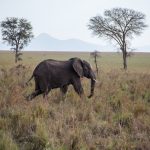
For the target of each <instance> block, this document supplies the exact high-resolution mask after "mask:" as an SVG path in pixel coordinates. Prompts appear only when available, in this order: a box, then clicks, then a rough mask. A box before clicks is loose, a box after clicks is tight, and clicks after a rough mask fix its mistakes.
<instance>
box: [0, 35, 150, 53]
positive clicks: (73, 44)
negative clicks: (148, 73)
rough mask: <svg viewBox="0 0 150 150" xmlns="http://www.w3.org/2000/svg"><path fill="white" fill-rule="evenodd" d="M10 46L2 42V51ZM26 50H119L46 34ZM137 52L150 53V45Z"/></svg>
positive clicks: (34, 40) (0, 47)
mask: <svg viewBox="0 0 150 150" xmlns="http://www.w3.org/2000/svg"><path fill="white" fill-rule="evenodd" d="M9 49H10V46H7V45H4V44H3V43H1V42H0V50H9ZM24 50H31V51H94V50H98V51H101V52H105V51H109V52H116V51H117V50H116V49H115V48H114V47H113V46H111V45H109V44H108V45H107V46H102V45H97V44H93V43H89V42H85V41H82V40H79V39H68V40H59V39H57V38H54V37H52V36H50V35H48V34H46V33H42V34H40V35H39V36H37V37H35V38H34V39H33V40H32V41H31V43H29V45H28V46H27V47H25V49H24ZM135 52H150V45H147V46H142V47H138V48H136V50H135Z"/></svg>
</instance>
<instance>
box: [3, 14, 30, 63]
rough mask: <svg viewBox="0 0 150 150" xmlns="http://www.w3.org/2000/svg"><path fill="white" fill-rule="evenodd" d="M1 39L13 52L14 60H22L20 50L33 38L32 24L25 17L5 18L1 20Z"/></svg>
mask: <svg viewBox="0 0 150 150" xmlns="http://www.w3.org/2000/svg"><path fill="white" fill-rule="evenodd" d="M1 28H2V29H1V31H2V39H3V41H4V43H7V44H8V45H10V46H11V49H12V50H14V52H15V62H16V63H17V61H19V60H22V59H21V57H20V56H21V55H22V53H21V52H20V51H21V50H22V49H23V48H24V47H25V46H26V45H27V44H28V43H29V42H30V41H31V39H32V38H33V33H32V26H31V24H30V22H28V21H27V20H26V19H23V18H21V19H19V18H15V17H11V18H6V20H4V21H2V22H1Z"/></svg>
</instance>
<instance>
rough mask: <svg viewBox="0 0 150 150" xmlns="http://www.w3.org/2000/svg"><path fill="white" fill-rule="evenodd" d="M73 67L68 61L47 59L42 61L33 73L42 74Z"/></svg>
mask: <svg viewBox="0 0 150 150" xmlns="http://www.w3.org/2000/svg"><path fill="white" fill-rule="evenodd" d="M70 67H71V64H70V63H69V62H68V61H58V60H53V59H47V60H44V61H42V62H40V63H39V64H38V65H37V66H36V68H35V70H34V72H33V74H34V75H41V74H49V73H53V72H58V71H63V70H68V69H69V68H70Z"/></svg>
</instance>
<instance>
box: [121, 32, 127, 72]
mask: <svg viewBox="0 0 150 150" xmlns="http://www.w3.org/2000/svg"><path fill="white" fill-rule="evenodd" d="M122 53H123V67H124V69H125V70H127V50H126V41H125V34H123V45H122Z"/></svg>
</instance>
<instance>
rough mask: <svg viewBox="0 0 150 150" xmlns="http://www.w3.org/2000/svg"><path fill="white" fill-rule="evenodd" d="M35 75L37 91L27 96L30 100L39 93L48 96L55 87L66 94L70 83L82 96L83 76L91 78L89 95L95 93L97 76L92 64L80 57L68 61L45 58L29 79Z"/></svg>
mask: <svg viewBox="0 0 150 150" xmlns="http://www.w3.org/2000/svg"><path fill="white" fill-rule="evenodd" d="M33 77H34V79H35V91H34V92H33V93H32V94H30V95H29V96H27V99H28V100H31V99H33V98H34V97H36V96H37V95H39V94H43V97H46V98H47V95H48V93H49V92H50V90H51V89H55V88H60V90H61V91H62V92H63V93H64V94H65V93H66V92H67V89H68V86H69V85H70V84H71V85H73V87H74V90H75V91H76V92H77V94H78V95H79V96H80V97H81V96H82V95H83V93H84V91H83V88H82V85H81V81H80V79H81V78H82V77H86V78H89V79H91V93H90V95H89V96H88V97H89V98H91V97H92V96H93V94H94V87H95V82H96V76H95V74H94V72H93V70H92V68H91V66H90V64H89V63H88V62H87V61H85V60H81V59H79V58H71V59H69V60H67V61H57V60H52V59H48V60H44V61H42V62H41V63H39V64H38V65H37V67H36V68H35V70H34V71H33V75H32V77H31V78H30V79H29V81H30V80H31V79H32V78H33ZM29 81H28V82H29ZM28 82H27V83H28Z"/></svg>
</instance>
